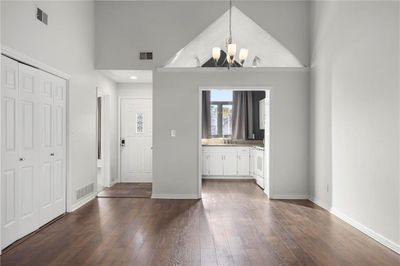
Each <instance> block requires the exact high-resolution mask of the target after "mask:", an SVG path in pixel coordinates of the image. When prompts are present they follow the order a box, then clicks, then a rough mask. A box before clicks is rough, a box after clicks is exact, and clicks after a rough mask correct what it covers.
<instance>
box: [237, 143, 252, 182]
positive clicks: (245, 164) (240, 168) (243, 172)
mask: <svg viewBox="0 0 400 266" xmlns="http://www.w3.org/2000/svg"><path fill="white" fill-rule="evenodd" d="M237 174H238V175H239V176H249V175H250V151H249V149H248V148H247V149H240V150H239V151H238V153H237Z"/></svg>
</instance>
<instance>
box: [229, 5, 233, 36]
mask: <svg viewBox="0 0 400 266" xmlns="http://www.w3.org/2000/svg"><path fill="white" fill-rule="evenodd" d="M229 43H232V0H229Z"/></svg>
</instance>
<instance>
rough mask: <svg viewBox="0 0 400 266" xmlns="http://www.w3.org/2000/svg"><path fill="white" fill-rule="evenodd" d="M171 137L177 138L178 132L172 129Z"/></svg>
mask: <svg viewBox="0 0 400 266" xmlns="http://www.w3.org/2000/svg"><path fill="white" fill-rule="evenodd" d="M171 137H176V130H175V129H171Z"/></svg>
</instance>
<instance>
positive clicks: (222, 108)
mask: <svg viewBox="0 0 400 266" xmlns="http://www.w3.org/2000/svg"><path fill="white" fill-rule="evenodd" d="M199 93H200V95H199V99H200V102H199V128H200V130H199V165H200V167H199V185H198V188H199V196H201V195H202V188H203V185H206V184H207V182H211V181H219V182H221V181H223V182H226V181H236V183H239V181H241V182H243V181H244V180H246V181H247V182H253V183H254V185H255V186H258V187H259V189H260V190H262V191H263V192H264V193H265V194H267V195H269V194H270V187H271V186H270V170H269V165H270V164H269V160H270V152H269V151H270V88H267V87H245V88H243V87H200V90H199ZM203 180H204V181H205V182H204V184H203Z"/></svg>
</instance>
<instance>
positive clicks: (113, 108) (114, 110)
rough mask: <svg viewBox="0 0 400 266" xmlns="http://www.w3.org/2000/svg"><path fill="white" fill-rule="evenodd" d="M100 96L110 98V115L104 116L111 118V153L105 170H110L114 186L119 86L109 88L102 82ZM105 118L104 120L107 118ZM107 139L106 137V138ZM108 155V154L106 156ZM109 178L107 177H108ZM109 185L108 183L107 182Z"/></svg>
mask: <svg viewBox="0 0 400 266" xmlns="http://www.w3.org/2000/svg"><path fill="white" fill-rule="evenodd" d="M98 94H99V95H101V96H109V99H110V106H109V108H110V110H109V111H110V113H109V114H103V115H104V116H105V117H106V116H107V117H108V118H109V123H110V124H111V125H110V128H109V129H106V130H107V132H108V133H109V136H108V137H109V140H108V141H106V142H109V143H108V144H109V147H108V148H106V149H107V151H108V152H109V154H108V157H109V165H108V166H106V167H105V169H107V168H108V169H109V170H110V174H109V175H110V180H109V184H110V185H112V184H113V183H114V182H115V181H116V180H117V178H118V156H117V154H118V120H117V117H118V94H117V85H116V84H113V86H109V84H107V83H106V82H102V83H100V84H99V86H98ZM105 117H104V118H105ZM104 137H106V136H104ZM104 155H106V154H104ZM106 176H107V175H106ZM107 183H108V182H107Z"/></svg>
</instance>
